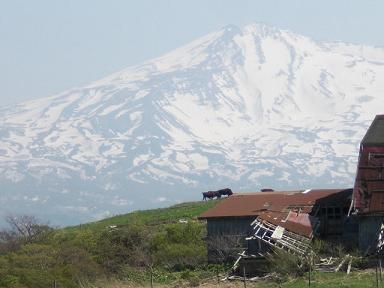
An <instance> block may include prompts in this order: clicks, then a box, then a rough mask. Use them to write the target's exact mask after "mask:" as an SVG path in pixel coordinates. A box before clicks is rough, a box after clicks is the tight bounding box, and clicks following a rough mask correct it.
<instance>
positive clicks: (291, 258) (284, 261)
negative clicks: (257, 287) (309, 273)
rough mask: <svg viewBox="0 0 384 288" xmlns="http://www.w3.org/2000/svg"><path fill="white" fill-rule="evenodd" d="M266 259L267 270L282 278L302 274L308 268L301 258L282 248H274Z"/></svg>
mask: <svg viewBox="0 0 384 288" xmlns="http://www.w3.org/2000/svg"><path fill="white" fill-rule="evenodd" d="M266 259H267V262H268V265H267V272H274V273H277V274H278V275H279V276H281V277H283V278H288V277H299V276H303V275H304V272H305V271H306V270H307V268H308V265H307V263H305V262H306V261H305V260H304V259H303V258H301V257H299V256H297V255H295V254H291V253H288V252H286V251H284V250H279V249H274V250H273V252H272V253H269V254H267V257H266Z"/></svg>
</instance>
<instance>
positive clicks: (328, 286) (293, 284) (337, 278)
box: [92, 270, 384, 288]
mask: <svg viewBox="0 0 384 288" xmlns="http://www.w3.org/2000/svg"><path fill="white" fill-rule="evenodd" d="M312 280H313V281H312V282H311V286H310V287H312V288H368V287H369V288H371V287H376V278H375V272H374V271H372V270H365V271H356V272H352V273H351V274H349V275H347V274H346V273H326V272H316V273H314V275H313V279H312ZM383 284H384V283H383ZM132 285H133V286H132ZM191 286H192V285H191V282H190V281H180V280H178V281H174V282H173V283H167V284H159V283H156V285H155V287H191ZM383 286H384V285H381V286H380V283H379V287H383ZM92 287H97V288H101V287H103V288H128V287H149V282H142V283H141V284H138V283H136V284H132V283H127V282H121V281H114V282H109V283H107V282H104V281H100V282H99V283H97V284H96V285H95V286H92ZM198 287H205V288H213V287H215V288H216V287H223V288H240V287H244V284H243V282H242V281H224V282H220V283H217V281H216V280H215V279H211V280H210V281H208V282H207V281H204V280H201V281H200V286H198ZM247 287H248V288H253V287H255V288H256V287H257V288H304V287H305V288H307V287H309V286H308V279H307V278H306V277H303V278H297V279H290V280H287V281H286V282H284V283H277V282H274V281H257V282H247Z"/></svg>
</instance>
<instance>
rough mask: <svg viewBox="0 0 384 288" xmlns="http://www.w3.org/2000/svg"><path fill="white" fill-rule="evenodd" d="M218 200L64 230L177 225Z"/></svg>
mask: <svg viewBox="0 0 384 288" xmlns="http://www.w3.org/2000/svg"><path fill="white" fill-rule="evenodd" d="M219 201H220V200H211V201H198V202H187V203H182V204H177V205H173V206H171V207H167V208H158V209H151V210H138V211H134V212H131V213H128V214H124V215H117V216H113V217H110V218H106V219H103V220H100V221H96V222H91V223H87V224H82V225H79V226H72V227H68V228H65V229H66V230H68V231H71V230H77V229H82V230H83V229H90V230H94V231H98V230H99V231H100V230H103V229H105V228H106V227H108V226H112V225H116V226H124V225H128V224H132V223H136V224H143V225H146V226H155V225H161V224H167V223H177V222H178V221H179V220H180V219H185V220H197V217H198V216H199V215H200V214H201V213H203V212H204V211H206V210H208V209H210V208H212V207H213V206H215V205H216V204H217V203H218V202H219Z"/></svg>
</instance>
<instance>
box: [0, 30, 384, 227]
mask: <svg viewBox="0 0 384 288" xmlns="http://www.w3.org/2000/svg"><path fill="white" fill-rule="evenodd" d="M383 97H384V49H383V48H375V47H369V46H357V45H351V44H344V43H317V42H315V41H312V40H311V39H309V38H307V37H304V36H301V35H297V34H294V33H292V32H290V31H285V30H279V29H276V28H273V27H269V26H266V25H262V24H253V25H249V26H246V27H244V28H242V29H240V28H237V27H234V26H228V27H225V28H224V29H222V30H220V31H217V32H215V33H212V34H209V35H207V36H205V37H202V38H200V39H197V40H196V41H194V42H192V43H190V44H188V45H186V46H184V47H181V48H179V49H176V50H174V51H172V52H170V53H168V54H166V55H164V56H162V57H160V58H156V59H153V60H150V61H148V62H146V63H143V64H142V65H138V66H134V67H129V68H127V69H125V70H123V71H121V72H118V73H115V74H113V75H111V76H109V77H106V78H104V79H102V80H99V81H96V82H94V83H91V84H90V85H88V86H86V87H82V88H75V89H72V90H70V91H67V92H64V93H62V94H59V95H54V96H50V97H46V98H41V99H38V100H35V101H29V102H25V103H21V104H18V105H15V106H12V107H4V108H2V109H0V185H1V193H0V205H1V207H2V209H1V210H2V212H1V213H9V212H14V213H31V214H35V215H38V216H41V217H43V218H50V219H51V220H53V221H52V222H54V223H59V224H74V223H79V222H81V221H86V220H91V219H98V218H100V217H105V216H109V215H113V214H117V213H122V212H126V211H129V210H132V209H138V208H149V207H154V206H161V205H165V204H169V203H175V202H179V201H186V200H192V199H200V198H201V193H200V192H201V191H205V190H214V189H219V188H223V187H231V188H232V190H234V191H258V190H259V189H260V188H263V187H268V188H275V189H307V188H314V187H317V188H319V187H324V188H327V187H350V186H351V185H352V184H353V181H354V175H355V170H356V163H357V155H358V145H359V142H360V140H361V138H362V137H363V135H364V133H365V131H366V129H367V127H368V126H369V124H370V122H371V121H372V119H373V118H374V116H375V115H376V114H383V113H384V98H383Z"/></svg>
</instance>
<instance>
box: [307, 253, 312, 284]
mask: <svg viewBox="0 0 384 288" xmlns="http://www.w3.org/2000/svg"><path fill="white" fill-rule="evenodd" d="M311 255H312V254H310V256H309V271H308V286H309V287H311V272H312V271H311V270H312V263H311V262H312V261H311Z"/></svg>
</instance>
